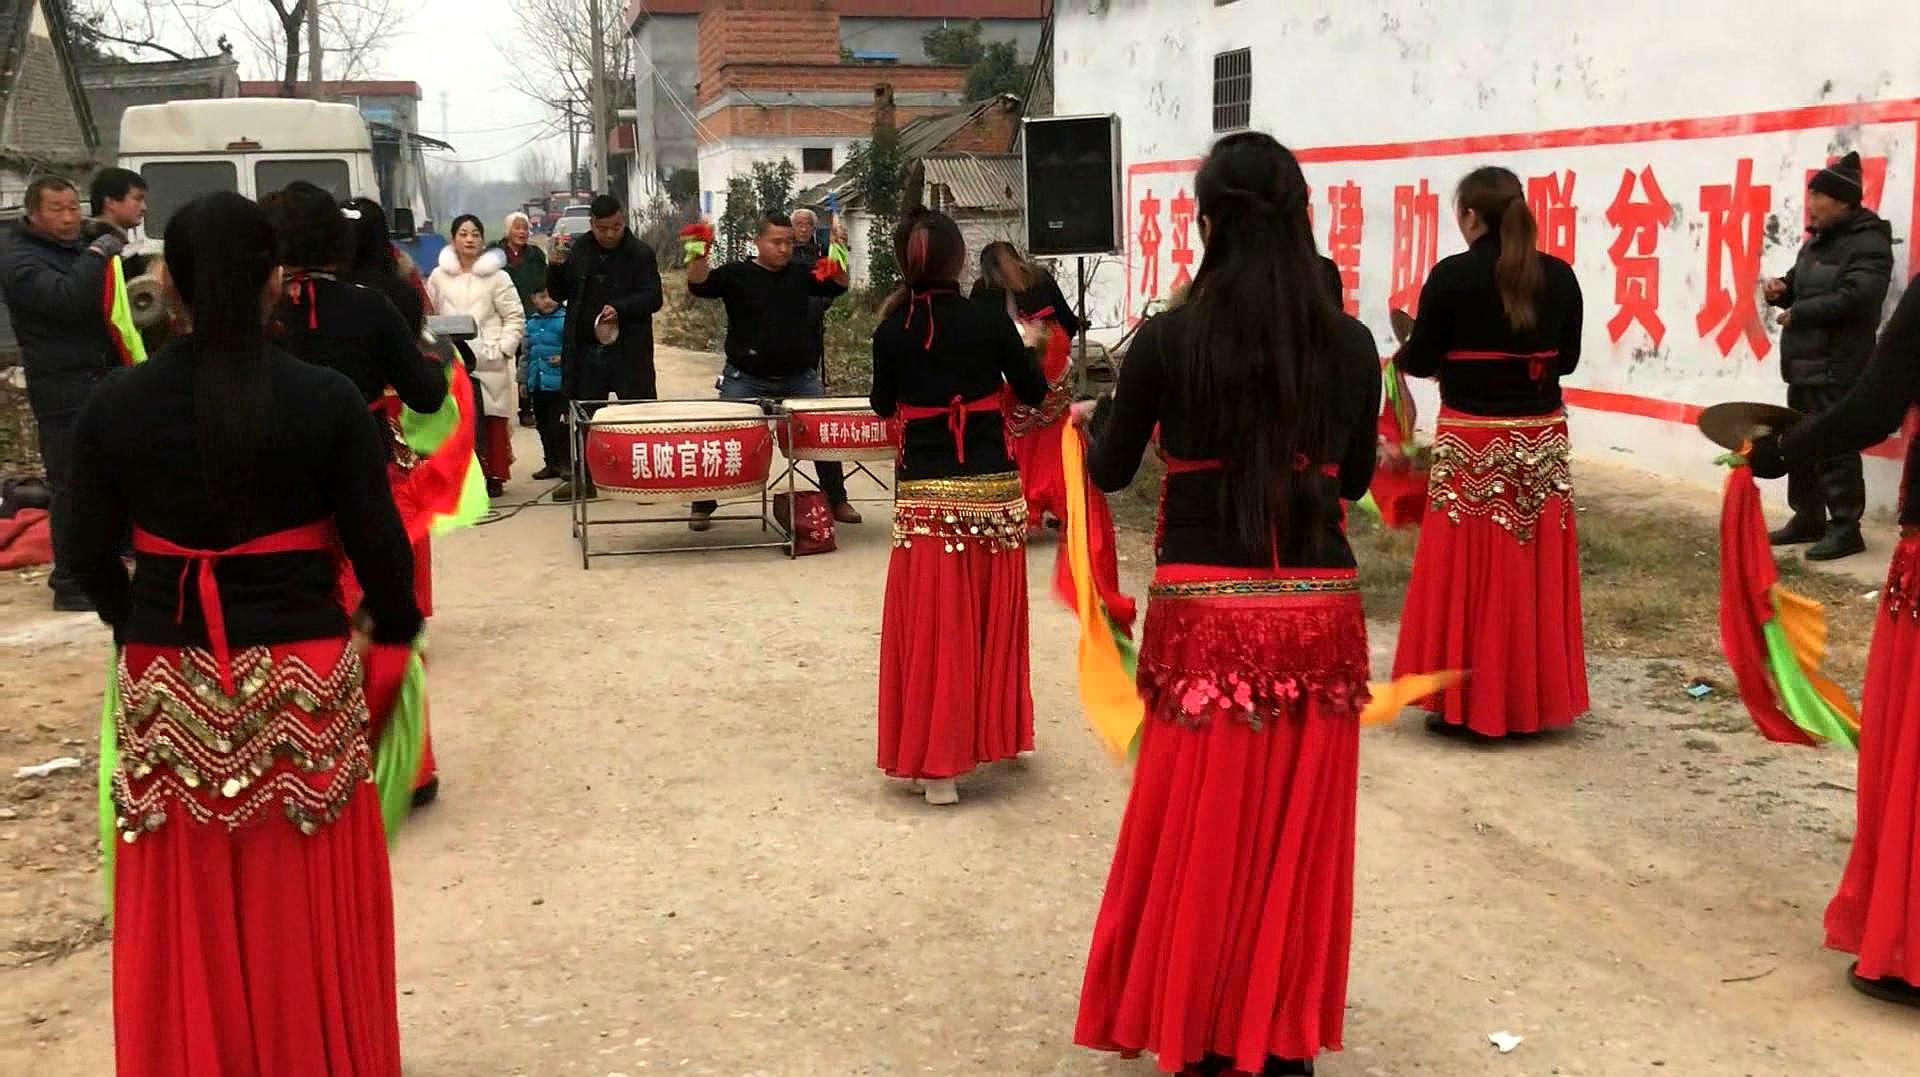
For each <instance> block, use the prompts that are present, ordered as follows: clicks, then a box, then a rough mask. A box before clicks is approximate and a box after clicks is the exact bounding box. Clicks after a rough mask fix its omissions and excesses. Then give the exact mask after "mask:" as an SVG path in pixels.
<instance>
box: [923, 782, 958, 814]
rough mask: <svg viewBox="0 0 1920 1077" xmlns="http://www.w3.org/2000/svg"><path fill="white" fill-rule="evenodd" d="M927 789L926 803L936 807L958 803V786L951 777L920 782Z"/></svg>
mask: <svg viewBox="0 0 1920 1077" xmlns="http://www.w3.org/2000/svg"><path fill="white" fill-rule="evenodd" d="M922 784H923V785H925V786H926V790H927V803H929V804H933V805H936V806H938V807H945V806H946V805H948V804H958V803H960V787H959V786H958V785H956V784H954V780H953V779H952V778H941V779H938V780H936V781H930V782H924V783H922Z"/></svg>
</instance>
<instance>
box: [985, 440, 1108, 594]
mask: <svg viewBox="0 0 1920 1077" xmlns="http://www.w3.org/2000/svg"><path fill="white" fill-rule="evenodd" d="M1070 421H1071V420H1068V419H1066V418H1061V419H1058V420H1055V421H1054V422H1053V423H1052V424H1050V425H1048V426H1044V427H1041V428H1040V429H1038V430H1034V431H1031V432H1029V433H1025V434H1015V435H1011V436H1009V437H1008V438H1007V449H1008V451H1009V452H1010V453H1011V454H1012V456H1013V462H1014V465H1015V466H1016V467H1018V468H1019V470H1020V487H1021V490H1022V492H1023V493H1024V494H1025V496H1026V499H1027V522H1028V524H1029V525H1030V526H1031V525H1037V524H1039V522H1040V521H1041V520H1042V519H1044V515H1045V514H1051V515H1052V516H1053V518H1054V519H1056V520H1060V521H1063V522H1064V521H1065V520H1066V518H1067V476H1066V472H1065V471H1064V470H1063V469H1062V467H1061V463H1060V453H1061V449H1060V436H1061V432H1062V430H1063V429H1065V428H1066V427H1067V426H1068V424H1069V423H1070ZM1074 433H1075V436H1077V437H1079V438H1080V444H1081V447H1082V452H1083V454H1084V451H1085V446H1086V443H1087V440H1086V439H1087V435H1086V433H1085V432H1084V431H1081V430H1078V429H1077V428H1076V429H1075V431H1074ZM1086 487H1087V542H1088V545H1089V546H1090V548H1091V549H1090V552H1091V554H1092V556H1093V584H1094V586H1095V587H1096V588H1098V589H1099V591H1100V601H1101V603H1102V604H1103V605H1105V606H1106V608H1107V614H1108V616H1110V617H1112V618H1113V619H1114V620H1115V621H1116V622H1118V623H1119V624H1121V625H1131V624H1133V619H1134V616H1135V614H1136V613H1137V612H1138V611H1137V610H1136V609H1135V607H1134V602H1133V596H1131V595H1129V594H1127V593H1126V592H1125V591H1123V590H1121V589H1120V552H1119V546H1118V544H1117V543H1116V542H1115V541H1114V537H1113V509H1112V507H1111V506H1109V505H1108V504H1107V495H1106V494H1105V493H1104V492H1103V491H1101V489H1100V488H1099V487H1097V486H1095V485H1094V484H1093V483H1092V482H1091V481H1088V482H1087V483H1086ZM1053 589H1054V593H1055V594H1057V595H1059V596H1061V598H1062V599H1063V600H1064V601H1066V602H1067V604H1068V605H1072V603H1073V569H1072V566H1071V565H1069V564H1068V562H1067V557H1066V549H1065V547H1064V546H1063V547H1062V548H1061V550H1060V556H1059V557H1057V558H1055V560H1054V569H1053Z"/></svg>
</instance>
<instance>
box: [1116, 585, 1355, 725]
mask: <svg viewBox="0 0 1920 1077" xmlns="http://www.w3.org/2000/svg"><path fill="white" fill-rule="evenodd" d="M1148 594H1149V597H1150V601H1149V602H1148V604H1147V619H1146V626H1145V630H1144V634H1143V638H1142V643H1141V648H1140V669H1139V687H1140V695H1141V698H1142V699H1144V700H1145V701H1146V704H1147V711H1148V713H1149V714H1150V715H1152V716H1156V717H1159V718H1162V719H1165V720H1170V721H1176V722H1179V723H1181V724H1183V725H1189V726H1198V725H1203V724H1205V723H1206V722H1208V721H1211V720H1213V719H1214V718H1216V717H1227V718H1231V719H1233V720H1235V721H1240V722H1245V723H1247V724H1249V725H1251V726H1253V727H1254V728H1256V729H1258V728H1260V727H1262V726H1263V725H1265V724H1266V723H1267V722H1269V721H1273V720H1275V719H1277V718H1283V717H1286V716H1289V715H1292V714H1295V713H1297V711H1298V708H1299V705H1300V704H1301V703H1303V702H1306V701H1309V700H1311V701H1312V702H1314V703H1317V704H1319V705H1320V706H1321V707H1322V708H1324V709H1325V710H1326V711H1328V712H1330V713H1333V714H1337V715H1340V716H1345V717H1350V716H1352V715H1354V714H1356V713H1357V712H1358V711H1359V708H1360V707H1361V705H1362V704H1364V703H1365V701H1366V698H1367V690H1366V686H1367V621H1366V614H1365V613H1364V611H1363V610H1362V609H1361V604H1360V583H1359V579H1358V577H1357V575H1356V574H1355V573H1354V570H1352V569H1309V568H1283V569H1275V570H1264V569H1256V570H1242V569H1228V568H1221V567H1218V566H1211V565H1177V564H1176V565H1162V566H1160V568H1159V570H1158V571H1157V572H1156V573H1155V575H1154V582H1153V586H1152V589H1151V590H1150V591H1149V592H1148Z"/></svg>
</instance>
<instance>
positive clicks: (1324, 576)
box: [1074, 567, 1367, 1073]
mask: <svg viewBox="0 0 1920 1077" xmlns="http://www.w3.org/2000/svg"><path fill="white" fill-rule="evenodd" d="M1172 575H1174V574H1170V573H1169V571H1168V569H1167V568H1166V567H1163V568H1162V570H1161V573H1160V582H1157V583H1156V586H1155V593H1154V597H1153V599H1152V601H1151V602H1150V603H1149V605H1148V608H1147V623H1146V629H1145V639H1144V641H1143V645H1142V649H1141V655H1140V664H1141V692H1142V696H1143V698H1144V699H1145V700H1146V702H1147V705H1148V711H1147V720H1146V726H1145V729H1144V730H1143V732H1142V737H1141V744H1140V753H1139V758H1138V761H1137V764H1136V769H1135V772H1134V778H1133V790H1132V793H1131V795H1130V796H1129V797H1128V800H1127V810H1126V818H1125V821H1124V822H1123V823H1122V824H1121V828H1120V838H1119V842H1118V845H1117V847H1116V848H1115V850H1114V856H1113V868H1112V870H1111V872H1110V873H1109V875H1108V877H1107V889H1106V894H1105V897H1104V898H1103V899H1102V901H1101V904H1100V914H1099V918H1098V919H1097V920H1096V922H1095V924H1094V929H1093V944H1092V947H1091V951H1090V953H1089V955H1088V958H1087V972H1086V979H1085V982H1084V984H1083V986H1082V989H1081V996H1080V1015H1079V1020H1078V1023H1077V1026H1076V1029H1075V1034H1074V1038H1075V1042H1077V1043H1079V1044H1081V1045H1082V1046H1086V1047H1092V1048H1095V1049H1098V1050H1107V1051H1119V1052H1122V1053H1124V1054H1127V1055H1129V1056H1131V1055H1137V1054H1140V1053H1150V1054H1152V1055H1154V1056H1155V1058H1156V1061H1157V1063H1158V1065H1159V1068H1160V1069H1161V1070H1162V1071H1164V1072H1167V1073H1175V1072H1178V1071H1179V1070H1181V1069H1182V1068H1184V1067H1186V1066H1190V1065H1193V1064H1195V1063H1197V1062H1200V1061H1202V1060H1203V1059H1205V1058H1207V1057H1209V1056H1216V1057H1223V1058H1228V1059H1231V1060H1232V1062H1233V1065H1234V1066H1235V1067H1236V1068H1238V1069H1240V1070H1243V1071H1247V1072H1252V1073H1258V1072H1260V1070H1261V1068H1262V1067H1263V1066H1265V1065H1266V1064H1267V1063H1268V1061H1269V1060H1270V1059H1272V1058H1275V1057H1278V1058H1284V1059H1296V1060H1298V1059H1310V1058H1312V1057H1314V1056H1315V1055H1317V1054H1319V1053H1320V1052H1321V1051H1327V1050H1338V1049H1339V1048H1340V1040H1341V1032H1342V1023H1343V1020H1344V1015H1345V1009H1346V986H1347V960H1348V950H1349V945H1350V942H1351V938H1352V924H1353V846H1354V805H1355V799H1356V796H1357V790H1358V782H1359V743H1360V741H1359V724H1358V721H1357V718H1356V709H1357V707H1358V706H1359V705H1360V703H1361V702H1362V701H1363V700H1364V698H1365V678H1366V665H1367V649H1366V623H1365V618H1364V615H1363V614H1362V613H1361V610H1360V599H1359V594H1358V590H1357V585H1356V584H1355V582H1354V579H1353V574H1352V573H1351V572H1346V573H1302V574H1298V575H1296V576H1294V577H1292V582H1294V583H1296V584H1301V586H1299V587H1297V588H1296V589H1294V590H1284V589H1282V590H1275V589H1273V588H1272V587H1271V586H1267V587H1264V588H1263V587H1261V586H1254V587H1252V588H1249V589H1248V590H1247V591H1246V592H1245V593H1224V594H1221V595H1219V596H1214V597H1208V596H1197V597H1196V596H1192V595H1180V594H1172V593H1169V591H1168V587H1167V584H1168V582H1169V579H1170V576H1172ZM1196 582H1197V581H1195V580H1194V579H1192V578H1190V577H1189V578H1188V579H1185V580H1183V581H1181V583H1182V584H1183V585H1186V586H1189V587H1190V586H1191V585H1193V584H1194V583H1196ZM1231 582H1233V583H1238V584H1247V583H1249V582H1252V583H1255V584H1259V583H1260V582H1261V581H1258V580H1252V581H1250V580H1249V579H1248V578H1246V577H1244V576H1243V577H1242V578H1241V579H1238V580H1234V581H1231ZM1268 582H1269V583H1271V582H1283V583H1284V582H1287V581H1285V580H1280V581H1271V580H1270V581H1268Z"/></svg>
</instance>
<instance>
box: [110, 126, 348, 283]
mask: <svg viewBox="0 0 1920 1077" xmlns="http://www.w3.org/2000/svg"><path fill="white" fill-rule="evenodd" d="M120 166H121V167H122V168H128V169H132V170H133V171H135V172H138V173H140V175H141V177H142V178H144V179H145V180H146V181H147V223H146V229H145V232H146V236H147V238H148V239H149V240H162V239H164V236H165V233H166V227H167V219H168V218H170V217H172V216H173V214H174V211H176V210H178V209H179V208H180V207H181V206H184V205H186V204H187V203H188V202H191V201H192V200H193V199H195V198H197V197H199V196H200V195H203V194H209V193H211V192H213V191H236V192H238V193H240V194H243V195H245V196H247V197H248V198H259V197H260V196H261V195H264V194H268V193H270V192H273V191H277V190H279V189H280V188H282V187H285V186H286V185H287V184H289V183H292V182H293V181H295V180H306V181H307V182H309V183H312V184H314V185H316V186H318V187H323V188H325V189H326V190H327V191H329V192H331V193H332V194H333V196H334V197H335V198H337V199H341V200H343V201H344V200H345V199H348V198H375V199H377V198H379V197H380V189H379V177H378V176H377V175H376V174H375V172H374V162H373V140H372V138H371V137H370V136H369V135H368V133H367V123H366V120H365V119H363V118H362V117H361V115H360V110H359V109H358V108H355V107H354V106H352V105H345V104H331V103H328V102H322V101H302V100H294V99H290V98H271V97H223V98H212V99H206V100H199V101H169V102H167V103H165V104H161V105H136V106H134V107H132V108H129V109H127V111H126V113H125V114H124V115H122V116H121V119H120ZM153 246H155V247H157V246H158V244H157V243H155V244H153Z"/></svg>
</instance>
